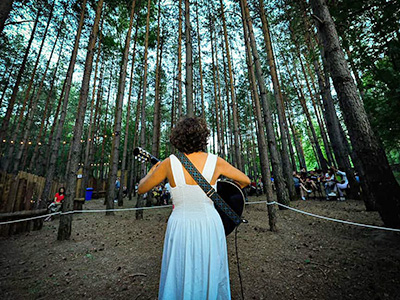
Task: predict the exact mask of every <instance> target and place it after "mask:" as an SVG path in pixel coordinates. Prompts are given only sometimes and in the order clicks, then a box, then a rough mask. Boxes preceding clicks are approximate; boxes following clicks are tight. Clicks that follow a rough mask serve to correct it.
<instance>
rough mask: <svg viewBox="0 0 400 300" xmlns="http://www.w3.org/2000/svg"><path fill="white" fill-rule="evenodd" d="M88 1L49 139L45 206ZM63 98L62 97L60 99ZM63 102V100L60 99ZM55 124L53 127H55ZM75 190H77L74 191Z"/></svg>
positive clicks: (84, 8)
mask: <svg viewBox="0 0 400 300" xmlns="http://www.w3.org/2000/svg"><path fill="white" fill-rule="evenodd" d="M86 2H87V0H83V2H82V7H81V14H80V18H79V25H78V30H77V32H76V36H75V42H74V48H73V50H72V54H71V59H70V62H69V66H68V70H67V74H66V77H65V80H64V85H63V92H61V95H60V98H62V107H61V114H60V119H59V120H58V122H57V123H55V124H57V130H55V129H54V130H55V135H52V137H51V140H49V149H50V159H49V163H48V167H46V170H47V172H46V181H45V184H44V188H43V192H42V195H41V197H40V206H42V207H45V205H46V203H47V200H48V198H49V196H50V195H49V194H50V189H51V185H52V182H53V178H54V175H55V171H56V162H57V157H58V153H59V149H60V142H61V135H62V131H63V127H64V123H65V117H66V115H67V107H68V101H69V94H70V91H71V83H72V76H73V72H74V68H75V62H76V57H77V55H78V47H79V40H80V38H81V34H82V28H83V21H84V19H85V10H86ZM60 100H61V99H60ZM60 104H61V101H60ZM55 127H56V126H54V127H53V128H55ZM73 192H75V191H73Z"/></svg>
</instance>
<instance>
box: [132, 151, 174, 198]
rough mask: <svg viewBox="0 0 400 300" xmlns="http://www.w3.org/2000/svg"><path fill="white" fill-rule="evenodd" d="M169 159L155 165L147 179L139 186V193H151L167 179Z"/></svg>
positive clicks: (143, 179)
mask: <svg viewBox="0 0 400 300" xmlns="http://www.w3.org/2000/svg"><path fill="white" fill-rule="evenodd" d="M168 164H169V158H167V159H166V160H164V161H162V162H159V163H157V164H155V165H154V166H153V167H152V168H151V169H150V171H149V172H148V173H147V175H146V176H145V177H143V178H142V179H141V180H140V182H139V186H138V193H139V194H144V193H147V192H148V191H150V190H151V189H152V188H153V187H155V186H156V185H157V184H159V183H161V182H162V181H163V180H164V179H165V178H167V170H168Z"/></svg>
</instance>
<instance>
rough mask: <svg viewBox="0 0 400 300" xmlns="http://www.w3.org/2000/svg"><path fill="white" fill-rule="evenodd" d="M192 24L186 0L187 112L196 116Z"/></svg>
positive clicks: (186, 0) (191, 115)
mask: <svg viewBox="0 0 400 300" xmlns="http://www.w3.org/2000/svg"><path fill="white" fill-rule="evenodd" d="M191 28H192V27H191V26H190V7H189V0H185V38H186V41H185V43H186V81H185V87H186V112H187V116H188V117H193V116H194V107H193V58H192V56H193V54H192V35H191Z"/></svg>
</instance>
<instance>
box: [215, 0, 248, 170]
mask: <svg viewBox="0 0 400 300" xmlns="http://www.w3.org/2000/svg"><path fill="white" fill-rule="evenodd" d="M220 6H221V18H222V27H223V30H224V37H225V52H226V60H227V61H228V72H229V84H230V85H229V87H230V92H231V102H232V119H233V138H234V148H235V162H236V167H237V168H238V169H240V170H243V164H242V154H241V152H240V142H239V116H238V109H237V103H236V94H235V85H234V81H233V72H232V61H231V55H230V51H229V41H228V31H227V28H226V20H225V12H224V3H223V1H222V0H220Z"/></svg>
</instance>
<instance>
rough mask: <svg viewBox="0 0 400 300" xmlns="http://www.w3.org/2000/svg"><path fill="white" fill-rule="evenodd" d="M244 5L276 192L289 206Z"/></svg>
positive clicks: (259, 64)
mask: <svg viewBox="0 0 400 300" xmlns="http://www.w3.org/2000/svg"><path fill="white" fill-rule="evenodd" d="M240 3H241V5H242V17H243V18H244V19H245V20H246V24H247V29H248V32H249V37H250V46H251V50H252V54H253V58H254V64H255V71H256V78H257V82H258V88H259V91H260V97H261V101H262V105H263V110H264V111H263V112H264V122H265V126H266V129H267V139H268V148H269V152H270V155H271V162H272V170H273V172H274V179H275V184H276V191H277V197H278V201H279V203H282V204H285V205H288V204H289V202H290V197H289V193H288V189H287V186H286V182H285V179H284V177H283V171H282V167H281V159H280V157H279V152H278V149H277V145H276V139H275V134H274V128H273V122H272V115H271V110H270V104H269V102H268V99H267V88H266V85H265V80H264V75H263V72H262V69H261V62H260V57H259V55H258V50H257V46H256V41H255V37H254V31H253V24H252V21H251V18H250V13H249V7H248V4H247V0H241V1H240Z"/></svg>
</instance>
